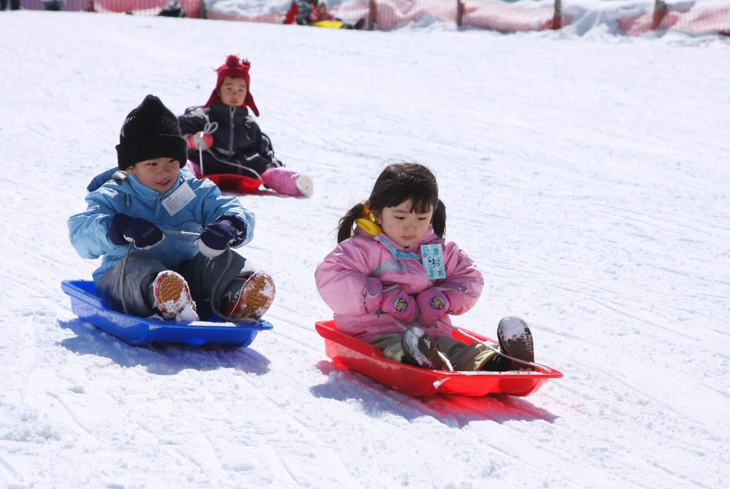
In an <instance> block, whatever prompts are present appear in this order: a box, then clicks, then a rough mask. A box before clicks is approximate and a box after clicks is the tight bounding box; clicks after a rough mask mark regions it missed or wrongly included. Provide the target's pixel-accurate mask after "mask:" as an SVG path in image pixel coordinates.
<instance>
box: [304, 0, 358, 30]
mask: <svg viewBox="0 0 730 489" xmlns="http://www.w3.org/2000/svg"><path fill="white" fill-rule="evenodd" d="M295 4H296V6H297V10H298V13H297V16H296V23H297V24H299V25H312V24H316V23H317V22H322V21H325V20H337V21H339V22H340V23H341V28H342V29H357V30H360V29H362V28H363V26H364V25H365V19H359V20H358V21H357V22H356V23H355V24H354V25H352V24H347V23H346V22H344V21H342V19H338V18H337V17H335V16H334V15H333V14H331V13H330V12H329V11H328V10H327V0H295Z"/></svg>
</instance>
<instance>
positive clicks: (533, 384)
mask: <svg viewBox="0 0 730 489" xmlns="http://www.w3.org/2000/svg"><path fill="white" fill-rule="evenodd" d="M315 327H316V329H317V333H319V335H320V336H322V337H323V338H324V344H325V351H326V353H327V356H328V357H330V358H331V359H332V361H333V363H334V364H336V365H339V366H341V367H345V368H349V369H351V370H354V371H355V372H358V373H361V374H363V375H365V376H366V377H370V378H371V379H374V380H377V381H378V382H380V383H381V384H385V385H387V386H389V387H392V388H394V389H396V390H399V391H401V392H403V393H404V394H408V395H410V396H430V395H433V394H461V395H464V396H472V397H478V396H485V395H487V394H508V395H510V396H529V395H530V394H532V393H534V392H536V391H537V390H538V389H540V387H542V384H543V383H545V381H546V380H548V379H558V378H560V377H562V376H563V374H562V373H560V372H558V371H557V370H554V369H552V368H549V367H543V368H542V369H541V370H542V371H510V372H448V371H445V370H429V369H425V368H419V367H412V366H410V365H406V364H403V363H400V362H396V361H394V360H390V359H389V358H386V357H385V356H384V355H383V353H382V352H381V351H380V350H379V349H378V348H376V347H374V346H373V345H370V344H368V343H365V342H363V341H360V340H358V339H355V338H353V337H352V336H349V335H347V334H345V333H342V332H340V331H339V330H338V329H337V326H335V322H334V321H320V322H318V323H317V324H316V326H315ZM464 331H465V332H467V333H468V334H470V335H472V336H474V337H476V338H479V339H480V340H482V341H494V340H491V339H489V338H486V337H483V336H480V335H478V334H476V333H472V332H471V331H466V330H464ZM452 335H453V336H454V338H455V339H457V340H459V341H463V342H464V343H468V344H471V343H474V340H472V339H470V338H468V337H466V336H464V335H461V334H459V333H458V332H456V331H454V332H452ZM495 343H496V342H495Z"/></svg>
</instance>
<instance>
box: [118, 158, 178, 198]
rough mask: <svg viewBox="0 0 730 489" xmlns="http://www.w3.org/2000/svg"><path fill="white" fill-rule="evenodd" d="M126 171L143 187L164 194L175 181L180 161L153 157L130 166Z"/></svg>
mask: <svg viewBox="0 0 730 489" xmlns="http://www.w3.org/2000/svg"><path fill="white" fill-rule="evenodd" d="M127 173H129V174H130V175H132V176H135V177H137V179H138V180H139V181H140V182H141V183H142V185H144V186H145V187H149V188H151V189H152V190H157V191H158V192H160V193H161V194H164V193H165V192H167V191H168V190H170V189H171V188H172V186H173V185H175V182H177V177H178V175H179V174H180V162H179V161H177V160H173V159H172V158H154V159H152V160H145V161H140V162H139V163H137V164H136V165H134V166H130V167H129V168H127Z"/></svg>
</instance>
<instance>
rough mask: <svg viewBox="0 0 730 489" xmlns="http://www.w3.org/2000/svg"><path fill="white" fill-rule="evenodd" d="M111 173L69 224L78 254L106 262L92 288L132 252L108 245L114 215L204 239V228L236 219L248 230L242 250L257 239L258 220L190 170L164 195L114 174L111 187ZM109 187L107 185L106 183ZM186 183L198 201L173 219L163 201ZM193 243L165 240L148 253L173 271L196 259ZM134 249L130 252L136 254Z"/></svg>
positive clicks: (96, 181)
mask: <svg viewBox="0 0 730 489" xmlns="http://www.w3.org/2000/svg"><path fill="white" fill-rule="evenodd" d="M108 176H109V172H105V173H103V174H101V175H99V176H98V177H96V178H95V179H94V180H93V181H92V183H91V184H90V185H89V187H88V189H89V191H90V192H91V193H89V195H87V196H86V203H87V205H88V208H87V209H86V211H84V212H82V213H80V214H76V215H74V216H71V217H70V218H69V220H68V228H69V237H70V238H71V244H73V246H74V248H76V251H77V252H78V253H79V255H81V256H82V257H83V258H91V259H93V258H99V257H100V256H102V255H103V256H104V259H103V261H102V264H101V266H100V267H99V268H97V269H96V271H95V272H94V282H98V281H99V279H100V278H101V277H102V276H104V274H105V273H106V272H108V271H109V270H110V269H111V268H112V267H113V266H114V265H115V264H116V263H117V261H119V260H120V259H121V258H122V257H124V254H125V253H126V252H127V250H128V249H129V246H127V245H124V246H118V245H115V244H114V243H112V242H111V241H110V240H109V226H110V225H111V221H112V218H113V217H114V215H115V214H118V213H123V214H127V215H128V216H131V217H141V218H143V219H147V220H148V221H150V222H153V223H155V224H156V225H157V226H158V227H159V228H160V229H161V230H162V231H163V232H165V231H192V232H196V233H200V232H202V231H203V228H205V226H207V225H208V224H210V223H211V222H213V221H215V220H216V219H218V218H219V217H221V216H222V215H231V216H236V217H237V218H239V219H241V221H243V222H244V223H245V224H246V236H245V238H244V240H243V242H242V243H241V244H240V245H239V246H243V245H245V244H246V243H248V242H249V241H251V239H252V238H253V228H254V226H255V219H254V215H253V213H252V212H250V211H248V210H246V209H244V208H243V206H241V204H240V203H239V202H238V199H236V198H235V197H230V196H225V195H222V194H221V191H220V190H219V189H218V187H217V186H216V185H215V184H214V183H213V182H211V181H210V180H207V179H201V180H198V179H196V178H195V177H194V176H193V175H192V174H191V173H190V172H188V171H187V170H180V176H179V177H178V180H177V183H176V184H175V185H174V187H173V188H171V189H170V190H168V191H167V192H166V193H165V194H161V193H159V192H157V191H156V190H153V189H151V188H149V187H146V186H144V185H143V184H142V183H141V182H140V181H139V180H138V179H137V177H133V176H131V175H124V174H122V173H121V172H120V173H117V174H115V175H114V176H115V178H114V180H112V181H107V179H108ZM104 182H106V183H104ZM183 183H187V184H188V185H189V186H190V188H191V189H192V190H193V191H194V192H195V198H193V199H192V200H191V201H190V202H188V203H187V204H186V205H185V207H183V208H182V209H180V210H179V211H178V212H177V213H175V215H173V216H171V215H170V214H169V213H168V212H167V210H166V209H165V208H164V207H163V205H162V200H163V199H164V198H165V197H167V196H168V195H170V194H171V193H173V192H174V191H175V190H176V189H177V188H178V187H179V186H180V185H182V184H183ZM194 240H195V237H192V236H183V235H179V234H165V239H164V240H163V241H162V242H161V243H159V244H158V245H157V246H155V247H153V248H150V249H147V250H144V253H148V254H150V255H152V256H153V257H155V258H157V259H159V260H160V261H161V262H162V263H164V264H165V265H167V266H168V267H170V268H174V267H176V266H177V265H179V264H180V263H182V262H184V261H186V260H189V259H191V258H193V257H194V256H195V255H196V254H197V253H198V251H199V250H198V247H197V245H195V244H193V241H194ZM138 251H140V250H137V249H136V248H135V247H132V252H138Z"/></svg>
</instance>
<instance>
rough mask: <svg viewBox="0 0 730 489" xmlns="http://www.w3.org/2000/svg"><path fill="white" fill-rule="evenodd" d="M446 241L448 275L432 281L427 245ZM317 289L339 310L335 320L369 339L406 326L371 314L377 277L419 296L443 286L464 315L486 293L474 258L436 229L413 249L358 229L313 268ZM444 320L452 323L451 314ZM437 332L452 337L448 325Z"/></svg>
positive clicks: (433, 330)
mask: <svg viewBox="0 0 730 489" xmlns="http://www.w3.org/2000/svg"><path fill="white" fill-rule="evenodd" d="M437 243H440V244H441V245H442V246H443V253H444V268H445V269H446V279H444V280H430V279H429V278H428V273H427V272H426V269H425V268H424V266H423V265H422V264H421V246H420V245H422V244H437ZM314 277H315V280H316V282H317V289H318V290H319V294H320V295H321V296H322V298H323V299H324V301H325V302H326V303H327V305H328V306H329V307H330V308H331V309H332V310H333V311H334V313H335V314H334V318H335V324H336V325H337V328H338V329H339V330H340V331H342V332H343V333H347V334H350V335H352V336H355V337H357V338H360V339H362V340H364V341H367V340H369V339H371V338H373V337H374V336H377V335H379V334H384V333H402V332H403V331H404V328H403V327H402V326H400V325H399V324H398V323H396V321H395V320H394V319H393V317H392V316H390V315H389V314H386V313H380V314H370V313H369V312H368V311H367V309H366V308H365V284H366V282H367V280H368V277H375V278H377V279H378V280H380V281H381V282H382V283H383V287H384V288H386V287H388V286H391V285H399V286H400V287H401V289H402V290H403V291H404V292H406V293H408V294H410V295H412V296H414V297H415V296H416V295H417V294H418V293H419V292H422V291H424V290H426V289H427V288H429V287H434V286H437V287H443V288H445V289H448V290H446V291H445V292H444V294H445V295H446V297H447V298H448V300H449V304H450V311H449V313H450V314H455V315H459V314H464V313H465V312H466V311H468V310H469V309H471V308H472V307H473V306H474V304H475V303H476V301H477V299H479V296H480V295H481V293H482V288H483V287H484V279H483V278H482V274H481V273H480V272H479V270H477V268H476V265H474V262H472V261H471V259H470V258H469V257H468V256H467V255H466V254H465V253H464V252H463V251H461V249H459V247H458V246H457V245H456V244H455V243H453V242H445V240H443V239H440V238H438V237H437V236H436V234H435V233H434V232H433V230H431V229H429V233H428V234H427V235H426V237H425V238H424V239H423V240H421V242H420V243H418V244H416V245H412V246H410V247H409V249H408V250H404V249H403V247H401V246H399V245H397V244H396V243H394V242H393V241H391V240H390V239H389V238H388V237H387V236H386V235H385V234H383V233H381V234H378V235H377V236H371V235H369V234H367V233H366V232H364V231H362V230H361V229H359V228H358V229H356V231H355V236H353V237H352V238H349V239H346V240H345V241H343V242H341V243H340V244H339V245H338V246H337V248H335V249H334V251H332V252H331V253H330V254H329V255H327V257H326V258H325V259H324V261H323V262H322V263H320V264H319V266H318V267H317V270H316V271H315V272H314ZM443 321H444V322H446V323H448V324H451V321H450V319H449V314H446V315H445V316H444V317H443ZM428 331H429V333H430V334H431V336H433V337H441V336H449V335H450V332H449V331H448V330H447V328H446V327H444V326H441V327H440V328H435V327H434V328H430V329H429V330H428Z"/></svg>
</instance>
